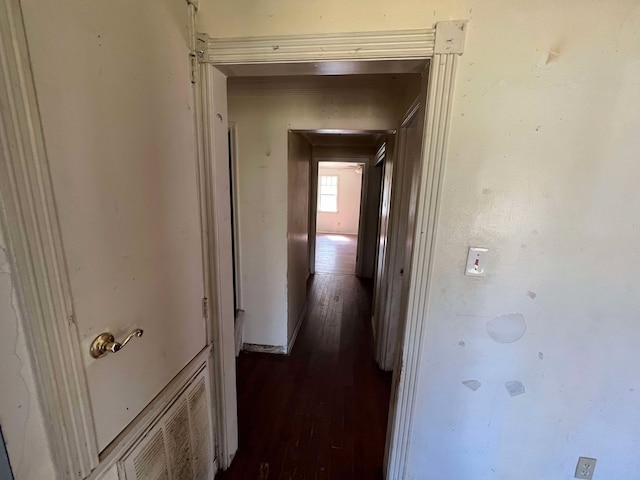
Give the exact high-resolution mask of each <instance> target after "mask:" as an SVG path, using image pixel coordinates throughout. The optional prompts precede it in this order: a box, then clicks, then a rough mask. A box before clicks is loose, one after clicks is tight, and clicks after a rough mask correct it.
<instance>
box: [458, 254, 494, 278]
mask: <svg viewBox="0 0 640 480" xmlns="http://www.w3.org/2000/svg"><path fill="white" fill-rule="evenodd" d="M488 251H489V249H488V248H483V247H469V254H468V255H467V267H466V268H465V270H464V274H465V275H468V276H470V277H484V275H485V267H486V265H485V264H486V261H487V252H488Z"/></svg>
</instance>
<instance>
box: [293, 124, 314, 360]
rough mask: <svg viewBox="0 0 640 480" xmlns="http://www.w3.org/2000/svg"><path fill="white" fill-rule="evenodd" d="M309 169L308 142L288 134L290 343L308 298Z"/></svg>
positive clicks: (309, 151) (295, 135)
mask: <svg viewBox="0 0 640 480" xmlns="http://www.w3.org/2000/svg"><path fill="white" fill-rule="evenodd" d="M310 168H311V144H309V142H308V141H307V139H306V138H304V137H303V136H302V135H301V134H299V133H289V153H288V168H287V182H288V187H287V192H288V193H287V343H288V345H289V346H291V341H292V337H293V335H294V332H295V330H296V326H297V325H298V322H299V321H300V320H301V316H300V315H301V314H302V312H303V310H304V306H305V303H306V301H307V279H308V278H309V180H310V176H309V173H310ZM287 351H288V349H287Z"/></svg>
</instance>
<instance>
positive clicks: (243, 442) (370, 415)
mask: <svg viewBox="0 0 640 480" xmlns="http://www.w3.org/2000/svg"><path fill="white" fill-rule="evenodd" d="M309 284H310V286H309V289H310V300H309V301H310V309H309V313H308V314H307V318H306V319H305V323H304V324H303V326H302V328H301V330H300V334H299V336H298V340H297V342H296V345H295V347H294V349H293V352H292V354H291V356H288V357H285V356H280V355H269V354H261V353H244V352H243V353H242V354H241V355H240V357H239V358H238V364H237V366H238V370H237V375H238V420H239V436H240V448H239V451H238V453H237V454H236V457H235V459H234V461H233V464H232V466H231V468H230V469H229V470H228V471H226V472H223V473H221V474H220V475H219V477H217V478H219V479H224V480H236V479H251V480H255V479H259V480H266V479H272V480H276V479H282V480H290V479H300V480H302V479H305V480H309V479H331V480H339V479H361V480H368V479H381V478H382V458H383V453H384V443H385V433H386V424H387V413H388V404H389V395H390V390H391V375H390V374H388V373H384V372H381V371H380V370H378V368H377V367H376V364H375V362H374V360H373V345H372V336H371V329H370V317H371V282H370V281H367V280H361V279H359V278H357V277H356V276H354V275H323V274H316V275H315V276H314V277H312V278H311V280H310V282H309Z"/></svg>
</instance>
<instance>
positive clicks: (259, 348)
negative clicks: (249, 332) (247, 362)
mask: <svg viewBox="0 0 640 480" xmlns="http://www.w3.org/2000/svg"><path fill="white" fill-rule="evenodd" d="M242 350H244V351H245V352H257V353H273V354H276V355H286V354H287V347H286V346H284V345H260V344H257V343H243V344H242Z"/></svg>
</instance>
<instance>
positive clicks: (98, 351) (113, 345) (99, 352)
mask: <svg viewBox="0 0 640 480" xmlns="http://www.w3.org/2000/svg"><path fill="white" fill-rule="evenodd" d="M141 336H142V330H140V329H139V328H136V329H135V330H133V331H132V332H131V333H130V334H129V335H127V337H126V338H125V339H124V341H123V342H122V343H120V342H116V339H115V337H114V336H113V335H112V334H110V333H109V332H104V333H101V334H100V335H98V336H97V337H96V338H95V339H94V340H93V342H91V348H90V349H89V352H90V353H91V356H92V357H93V358H100V357H104V356H105V355H106V354H107V353H109V352H111V353H116V352H117V351H119V350H122V349H123V348H124V346H125V345H126V344H127V343H129V340H131V339H132V338H133V337H141Z"/></svg>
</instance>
